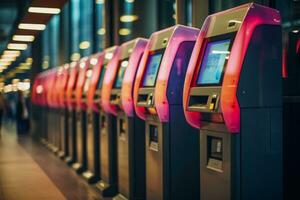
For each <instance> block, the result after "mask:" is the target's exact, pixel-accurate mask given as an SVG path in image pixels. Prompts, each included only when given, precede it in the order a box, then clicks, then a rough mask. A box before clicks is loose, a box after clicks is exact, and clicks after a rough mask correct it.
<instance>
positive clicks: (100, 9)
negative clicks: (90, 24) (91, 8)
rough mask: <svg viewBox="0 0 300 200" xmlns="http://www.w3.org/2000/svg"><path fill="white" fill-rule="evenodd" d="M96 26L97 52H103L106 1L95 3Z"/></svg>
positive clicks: (97, 0)
mask: <svg viewBox="0 0 300 200" xmlns="http://www.w3.org/2000/svg"><path fill="white" fill-rule="evenodd" d="M95 25H96V28H95V30H96V37H95V39H96V41H95V47H94V48H95V50H96V52H99V51H102V50H103V49H104V48H105V45H106V44H105V34H106V27H105V4H104V0H96V1H95Z"/></svg>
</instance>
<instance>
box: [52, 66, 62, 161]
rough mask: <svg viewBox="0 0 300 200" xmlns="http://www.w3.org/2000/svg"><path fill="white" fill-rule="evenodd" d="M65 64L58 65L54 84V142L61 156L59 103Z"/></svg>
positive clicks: (56, 150) (57, 152)
mask: <svg viewBox="0 0 300 200" xmlns="http://www.w3.org/2000/svg"><path fill="white" fill-rule="evenodd" d="M63 69H64V68H63V66H59V67H57V72H56V78H55V82H54V85H53V86H52V88H51V89H52V91H53V92H52V100H51V101H52V117H53V124H56V126H53V131H52V135H53V144H54V147H55V153H56V155H58V156H61V153H60V149H61V139H60V131H61V129H60V127H61V121H60V105H59V92H60V90H61V89H62V88H61V86H62V85H61V83H62V82H63V78H64V77H63Z"/></svg>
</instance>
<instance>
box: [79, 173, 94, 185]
mask: <svg viewBox="0 0 300 200" xmlns="http://www.w3.org/2000/svg"><path fill="white" fill-rule="evenodd" d="M82 176H83V178H84V179H85V180H86V181H87V182H88V183H89V184H93V183H96V182H97V181H98V178H97V177H96V176H95V175H94V174H93V173H92V172H91V171H85V172H83V173H82Z"/></svg>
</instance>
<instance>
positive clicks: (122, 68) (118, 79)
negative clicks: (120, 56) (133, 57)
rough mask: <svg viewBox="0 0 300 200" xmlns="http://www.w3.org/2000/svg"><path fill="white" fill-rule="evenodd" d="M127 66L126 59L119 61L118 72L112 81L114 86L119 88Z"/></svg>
mask: <svg viewBox="0 0 300 200" xmlns="http://www.w3.org/2000/svg"><path fill="white" fill-rule="evenodd" d="M127 66H128V59H124V60H122V61H121V62H120V65H119V69H118V74H117V77H116V80H115V83H114V88H121V86H122V81H123V77H124V74H125V71H126V68H127Z"/></svg>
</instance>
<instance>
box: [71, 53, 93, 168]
mask: <svg viewBox="0 0 300 200" xmlns="http://www.w3.org/2000/svg"><path fill="white" fill-rule="evenodd" d="M89 62H90V61H89V59H88V57H84V58H82V59H80V61H79V69H78V70H79V71H78V78H77V82H76V88H75V103H76V122H75V123H76V151H77V153H76V154H77V160H76V162H75V163H74V164H73V165H72V168H73V169H74V170H75V171H76V172H77V173H82V172H84V171H85V169H86V162H87V158H86V155H87V152H86V150H87V148H86V147H87V146H86V104H85V102H84V101H83V99H82V97H83V94H84V90H87V89H86V88H84V87H85V86H86V87H88V84H87V85H85V81H86V79H87V75H88V76H90V75H91V73H90V71H88V69H89ZM87 72H88V73H87ZM88 79H89V78H88Z"/></svg>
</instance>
